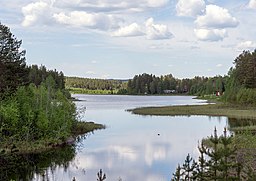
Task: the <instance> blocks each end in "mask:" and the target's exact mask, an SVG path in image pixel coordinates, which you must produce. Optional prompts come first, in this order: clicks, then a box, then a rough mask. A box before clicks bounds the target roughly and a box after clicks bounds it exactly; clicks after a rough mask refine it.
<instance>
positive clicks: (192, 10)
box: [176, 0, 205, 17]
mask: <svg viewBox="0 0 256 181" xmlns="http://www.w3.org/2000/svg"><path fill="white" fill-rule="evenodd" d="M204 10H205V2H204V0H179V1H178V3H177V5H176V12H177V15H178V16H192V17H195V16H197V15H199V14H202V13H203V11H204Z"/></svg>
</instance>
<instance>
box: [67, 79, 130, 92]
mask: <svg viewBox="0 0 256 181" xmlns="http://www.w3.org/2000/svg"><path fill="white" fill-rule="evenodd" d="M126 82H127V81H122V80H111V79H90V78H80V77H66V78H65V83H66V84H65V85H66V87H67V88H68V89H69V88H82V89H88V90H119V89H122V88H125V87H126Z"/></svg>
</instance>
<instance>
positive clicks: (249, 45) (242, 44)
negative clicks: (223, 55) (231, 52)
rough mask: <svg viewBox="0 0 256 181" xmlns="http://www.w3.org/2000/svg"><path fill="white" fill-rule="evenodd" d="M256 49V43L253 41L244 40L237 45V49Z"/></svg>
mask: <svg viewBox="0 0 256 181" xmlns="http://www.w3.org/2000/svg"><path fill="white" fill-rule="evenodd" d="M255 49H256V43H255V42H253V41H243V42H240V43H239V44H238V45H237V51H243V50H250V51H253V50H255Z"/></svg>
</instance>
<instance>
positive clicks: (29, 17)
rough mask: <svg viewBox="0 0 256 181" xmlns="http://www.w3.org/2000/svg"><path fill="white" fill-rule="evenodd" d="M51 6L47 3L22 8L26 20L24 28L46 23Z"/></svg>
mask: <svg viewBox="0 0 256 181" xmlns="http://www.w3.org/2000/svg"><path fill="white" fill-rule="evenodd" d="M48 9H49V5H48V4H47V3H46V2H42V1H40V2H35V3H30V4H28V5H26V6H24V7H23V8H22V13H23V15H24V20H23V22H22V26H25V27H28V26H31V25H34V24H35V23H38V22H40V21H46V20H47V19H48V17H47V16H46V15H47V14H48V12H47V11H48Z"/></svg>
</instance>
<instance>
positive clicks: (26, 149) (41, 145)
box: [0, 122, 106, 156]
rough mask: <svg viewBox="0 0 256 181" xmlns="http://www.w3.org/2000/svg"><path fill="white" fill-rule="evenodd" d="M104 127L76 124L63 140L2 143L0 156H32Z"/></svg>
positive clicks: (86, 123)
mask: <svg viewBox="0 0 256 181" xmlns="http://www.w3.org/2000/svg"><path fill="white" fill-rule="evenodd" d="M105 128H106V126H105V125H102V124H97V123H94V122H78V123H77V125H76V127H75V128H74V129H73V130H72V133H71V134H70V136H69V137H67V138H64V139H56V140H54V139H42V140H36V141H34V142H26V141H13V142H11V143H10V141H8V140H7V141H6V142H2V144H1V147H0V156H4V155H10V154H34V153H41V152H45V151H49V150H51V149H55V148H60V147H63V146H65V145H73V144H74V143H75V142H76V138H77V137H78V136H82V135H85V134H87V133H91V132H94V131H96V130H100V129H105Z"/></svg>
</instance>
